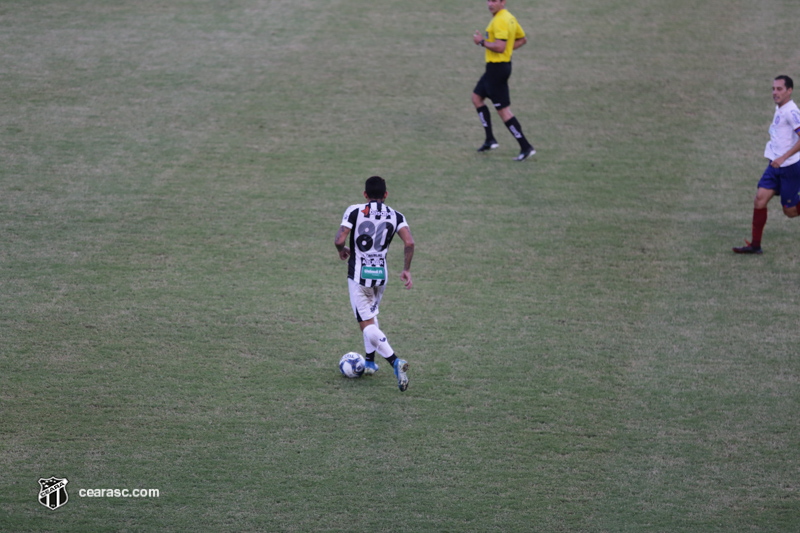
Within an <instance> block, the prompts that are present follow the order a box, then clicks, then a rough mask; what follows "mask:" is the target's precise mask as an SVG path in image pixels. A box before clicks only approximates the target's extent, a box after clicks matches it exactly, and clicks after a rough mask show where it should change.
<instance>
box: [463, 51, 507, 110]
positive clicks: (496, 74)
mask: <svg viewBox="0 0 800 533" xmlns="http://www.w3.org/2000/svg"><path fill="white" fill-rule="evenodd" d="M510 77H511V62H508V63H486V72H484V73H483V76H481V79H479V80H478V84H477V85H475V89H473V91H472V92H474V93H475V94H477V95H478V96H480V97H481V98H488V99H489V100H491V101H492V103H494V107H496V108H497V109H503V108H504V107H508V106H510V105H511V96H510V95H509V93H508V78H510Z"/></svg>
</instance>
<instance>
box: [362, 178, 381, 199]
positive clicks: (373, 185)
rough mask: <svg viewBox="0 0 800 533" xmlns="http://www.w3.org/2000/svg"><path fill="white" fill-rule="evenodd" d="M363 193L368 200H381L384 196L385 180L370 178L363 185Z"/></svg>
mask: <svg viewBox="0 0 800 533" xmlns="http://www.w3.org/2000/svg"><path fill="white" fill-rule="evenodd" d="M364 192H365V193H367V196H369V198H370V200H383V196H384V195H385V194H386V180H384V179H383V178H382V177H380V176H372V177H370V178H369V179H367V183H365V184H364Z"/></svg>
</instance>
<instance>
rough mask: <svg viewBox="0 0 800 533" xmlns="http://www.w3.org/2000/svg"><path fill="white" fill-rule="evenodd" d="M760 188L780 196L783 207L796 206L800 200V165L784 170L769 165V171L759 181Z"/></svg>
mask: <svg viewBox="0 0 800 533" xmlns="http://www.w3.org/2000/svg"><path fill="white" fill-rule="evenodd" d="M758 187H759V188H761V189H771V190H773V191H775V192H776V193H777V194H780V195H781V205H782V206H783V207H789V208H792V207H794V206H796V205H797V203H798V201H799V200H800V163H795V164H794V165H789V166H788V167H782V168H772V166H771V165H767V170H765V171H764V174H763V175H762V176H761V179H760V180H759V181H758Z"/></svg>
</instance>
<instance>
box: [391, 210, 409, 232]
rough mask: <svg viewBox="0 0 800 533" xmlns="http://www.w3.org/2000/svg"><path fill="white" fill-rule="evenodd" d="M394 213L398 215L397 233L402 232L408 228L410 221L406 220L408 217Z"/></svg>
mask: <svg viewBox="0 0 800 533" xmlns="http://www.w3.org/2000/svg"><path fill="white" fill-rule="evenodd" d="M394 213H395V215H397V229H396V230H395V231H400V230H401V229H403V228H407V227H408V221H407V220H406V217H404V216H403V213H400V212H398V211H395V212H394Z"/></svg>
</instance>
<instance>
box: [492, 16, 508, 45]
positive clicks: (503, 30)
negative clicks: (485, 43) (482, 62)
mask: <svg viewBox="0 0 800 533" xmlns="http://www.w3.org/2000/svg"><path fill="white" fill-rule="evenodd" d="M493 22H494V24H493V27H492V30H493V33H494V40H495V41H508V36H509V35H510V34H511V27H510V26H511V21H510V20H508V19H507V18H505V17H503V18H501V19H499V20H496V21H493Z"/></svg>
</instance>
